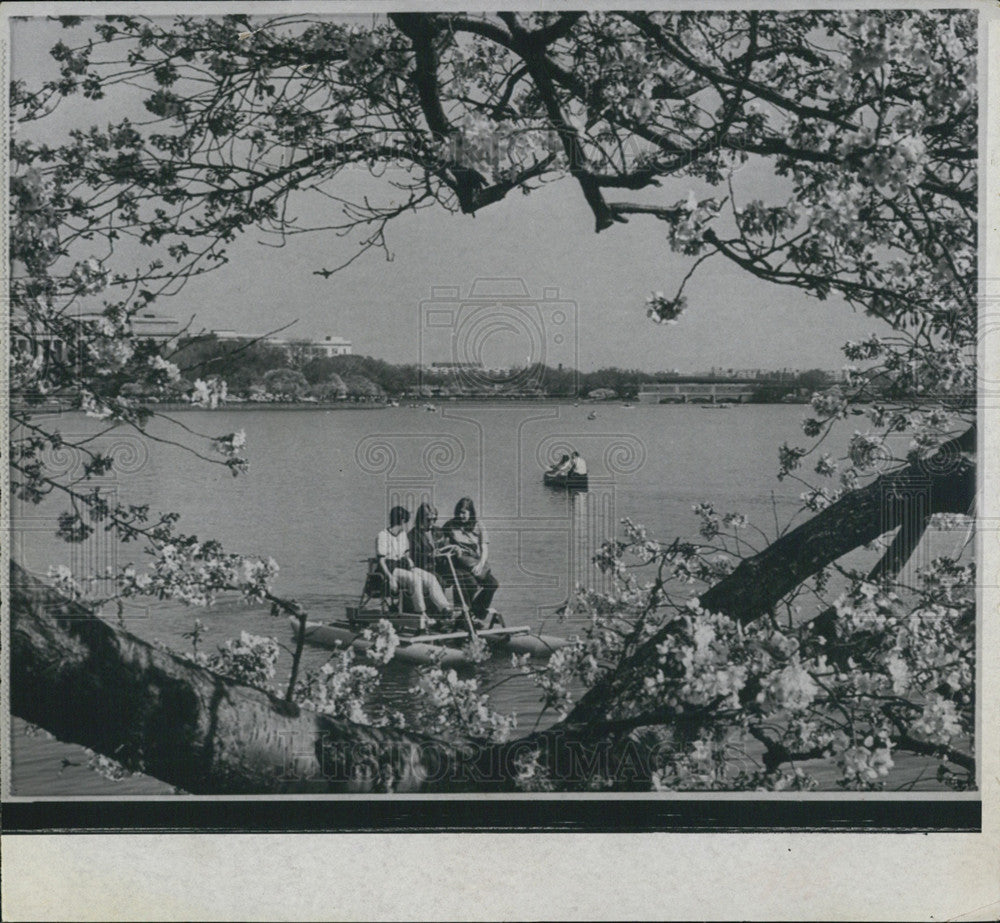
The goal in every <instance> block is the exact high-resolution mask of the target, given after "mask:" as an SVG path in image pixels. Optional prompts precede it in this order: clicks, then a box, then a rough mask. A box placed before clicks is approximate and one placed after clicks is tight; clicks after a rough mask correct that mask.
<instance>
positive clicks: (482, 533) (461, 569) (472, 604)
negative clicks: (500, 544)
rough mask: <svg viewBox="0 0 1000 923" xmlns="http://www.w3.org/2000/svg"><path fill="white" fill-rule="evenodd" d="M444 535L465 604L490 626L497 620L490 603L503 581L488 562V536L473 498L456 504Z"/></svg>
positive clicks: (474, 615) (475, 617) (445, 527)
mask: <svg viewBox="0 0 1000 923" xmlns="http://www.w3.org/2000/svg"><path fill="white" fill-rule="evenodd" d="M444 535H445V538H446V539H447V542H448V545H449V546H451V548H452V549H453V551H454V553H453V554H452V555H451V563H452V565H453V566H454V568H455V576H456V579H457V581H458V586H459V589H460V590H461V593H462V597H463V599H464V601H465V604H466V605H467V606H468V607H469V611H470V614H471V615H472V617H473V618H474V619H477V620H478V621H479V623H480V625H483V626H488V625H489V624H490V623H491V622H492V621H493V619H494V612H493V610H492V608H491V603H492V602H493V597H494V595H495V594H496V591H497V590H498V589H499V588H500V583H499V581H498V580H497V579H496V577H494V576H493V573H492V571H491V570H490V568H489V564H488V563H487V560H488V558H489V537H488V536H487V534H486V529H484V528H483V524H482V523H481V522H480V521H479V519H478V517H477V516H476V506H475V504H474V503H473V502H472V498H471V497H462V499H461V500H459V501H458V503H456V504H455V515H454V517H453V518H452V519H449V520H448V521H447V522H446V523H445V524H444Z"/></svg>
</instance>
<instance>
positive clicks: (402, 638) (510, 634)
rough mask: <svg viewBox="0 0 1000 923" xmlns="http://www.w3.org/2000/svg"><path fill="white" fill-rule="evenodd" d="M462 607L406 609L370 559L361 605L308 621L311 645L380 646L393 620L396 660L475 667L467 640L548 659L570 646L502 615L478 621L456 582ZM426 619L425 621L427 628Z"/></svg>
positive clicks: (295, 624)
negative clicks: (378, 635)
mask: <svg viewBox="0 0 1000 923" xmlns="http://www.w3.org/2000/svg"><path fill="white" fill-rule="evenodd" d="M453 593H454V598H455V599H456V600H457V601H458V606H457V607H456V608H455V609H453V610H452V611H451V612H449V613H445V614H443V615H442V614H438V615H436V616H431V615H428V616H424V617H423V618H421V616H420V615H419V614H418V613H415V612H407V611H406V609H405V600H404V599H403V594H402V593H397V594H391V593H390V592H389V587H388V585H387V581H386V579H385V575H384V574H383V573H382V571H381V570H380V569H379V567H378V563H377V559H376V558H370V559H369V560H368V573H367V575H366V576H365V584H364V588H363V589H362V591H361V597H360V598H359V600H358V602H357V604H356V605H350V606H347V607H346V612H345V617H344V618H343V619H335V620H333V621H330V622H307V623H306V627H305V641H306V643H307V644H313V645H317V646H319V647H327V648H333V649H345V648H348V647H350V648H352V649H353V650H354V651H356V652H357V653H359V654H364V653H365V652H366V651H367V650H369V649H371V648H372V647H373V646H374V644H375V629H376V628H377V626H378V623H379V622H380V621H381V620H382V619H388V621H389V622H390V623H391V624H392V626H393V628H394V629H395V630H396V635H397V637H398V638H399V646H398V647H397V648H396V651H395V653H394V654H393V660H394V661H397V662H400V663H408V664H427V665H430V664H437V665H439V666H442V667H454V666H463V665H471V664H473V663H474V662H475V660H474V658H473V656H472V653H471V651H470V650H469V649H468V647H467V644H468V642H469V641H472V640H476V639H481V640H483V641H485V642H486V644H487V645H488V647H489V649H490V651H491V652H492V653H494V654H497V653H498V654H501V655H502V656H509V655H510V654H521V655H523V654H528V655H530V656H531V657H534V658H545V657H549V656H550V655H551V654H553V653H555V651H557V650H559V648H561V647H565V646H566V645H567V644H569V641H567V640H566V639H565V638H559V637H556V636H554V635H542V634H537V633H535V632H534V631H532V629H531V627H530V626H528V625H514V626H508V625H506V624H505V623H504V619H503V616H501V615H500V614H499V613H497V612H494V613H492V618H491V619H490V621H489V623H488V624H486V625H478V624H476V620H475V619H474V618H473V617H472V615H471V613H470V611H469V608H468V606H467V605H466V603H465V600H464V599H463V598H462V591H461V588H460V587H459V586H458V584H457V581H456V582H455V584H454V585H453ZM289 621H290V622H291V625H292V631H293V632H298V630H299V623H298V620H297V619H296V618H295V617H292V618H291V619H290V620H289ZM421 623H425V627H422V624H421Z"/></svg>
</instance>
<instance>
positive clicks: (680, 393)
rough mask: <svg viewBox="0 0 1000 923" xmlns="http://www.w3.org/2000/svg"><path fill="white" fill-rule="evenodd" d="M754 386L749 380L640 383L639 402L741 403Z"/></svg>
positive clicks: (748, 397)
mask: <svg viewBox="0 0 1000 923" xmlns="http://www.w3.org/2000/svg"><path fill="white" fill-rule="evenodd" d="M755 390H756V388H755V386H754V384H752V383H751V382H749V381H739V382H734V381H704V380H702V381H684V380H679V381H672V382H669V383H667V382H662V383H657V384H647V385H642V386H641V387H640V388H639V395H638V400H639V403H640V404H694V403H702V404H715V403H719V402H722V401H725V402H727V403H728V402H732V403H736V404H742V403H746V402H747V401H749V400H750V399H751V398H752V397H753V396H754V392H755Z"/></svg>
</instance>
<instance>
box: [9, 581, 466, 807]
mask: <svg viewBox="0 0 1000 923" xmlns="http://www.w3.org/2000/svg"><path fill="white" fill-rule="evenodd" d="M10 589H11V593H10V603H11V606H10V613H11V646H12V651H11V711H12V712H13V713H14V714H16V715H18V716H19V717H21V718H24V719H25V720H26V721H30V722H33V723H35V724H38V725H40V726H41V727H44V728H45V729H46V730H48V731H50V732H51V733H53V734H55V735H56V736H57V737H59V738H60V739H62V740H66V741H71V742H73V743H78V744H82V745H83V746H86V747H90V748H91V749H93V750H97V751H98V752H100V753H104V754H106V755H107V756H110V757H112V758H113V759H116V760H118V761H119V762H121V763H122V764H123V765H125V766H126V767H127V768H129V769H132V770H141V771H143V772H146V773H149V774H150V775H152V776H155V777H156V778H158V779H162V780H163V781H164V782H168V783H170V784H173V785H176V786H178V787H180V788H182V789H184V790H185V791H188V792H192V793H195V794H202V793H205V794H207V793H215V794H218V793H227V794H248V793H256V794H265V793H278V792H294V791H321V792H365V791H372V790H376V789H377V788H378V787H380V786H382V787H384V786H385V785H386V782H387V780H390V779H391V780H392V785H393V787H394V789H395V790H396V791H419V790H423V789H426V788H427V787H428V784H430V787H433V786H434V784H435V782H436V780H438V779H440V780H441V781H442V782H444V783H445V784H448V785H451V784H454V783H455V782H456V781H460V780H457V779H456V775H457V773H456V772H455V771H454V767H455V766H456V765H458V764H461V763H462V761H463V760H465V761H467V756H466V754H464V753H463V752H462V751H461V750H460V749H459V748H458V747H457V746H456V745H455V744H454V743H452V742H450V741H443V740H434V739H432V738H429V737H425V736H421V735H417V734H407V733H402V732H397V731H391V732H390V731H385V730H383V729H377V728H369V727H365V726H362V725H356V724H352V723H350V722H347V721H340V720H335V719H333V718H329V717H326V716H323V715H320V714H317V713H316V712H312V711H309V710H306V709H300V708H299V707H298V706H296V705H294V704H291V703H287V702H284V701H282V700H281V699H279V698H278V697H277V696H273V695H269V694H267V693H266V692H262V691H260V690H257V689H252V688H251V687H249V686H241V685H238V684H236V683H233V682H231V681H229V680H227V679H224V678H223V677H221V676H218V675H217V674H215V673H212V672H211V671H210V670H206V669H203V668H202V667H199V666H197V665H195V664H193V663H191V662H190V661H187V660H184V659H183V658H181V657H178V656H176V655H174V654H170V653H168V652H166V651H163V650H160V649H158V648H155V647H153V646H151V645H149V644H147V643H145V642H144V641H141V640H140V639H139V638H136V637H135V636H133V635H131V634H129V633H128V632H127V631H124V630H122V629H120V628H117V627H115V626H114V625H111V624H109V623H107V622H105V621H103V620H102V619H100V618H97V617H96V616H94V615H92V614H91V613H90V612H88V611H87V609H86V608H85V607H84V606H82V605H80V604H79V603H76V602H73V601H71V600H68V599H66V598H64V597H62V596H61V595H59V594H58V593H57V592H56V591H55V590H53V589H52V588H50V587H47V586H45V585H44V584H42V583H41V582H40V581H38V580H36V579H35V578H34V577H31V576H30V575H28V574H26V573H25V572H24V571H23V570H22V569H21V568H20V567H19V566H18V565H17V564H15V563H12V565H11V588H10Z"/></svg>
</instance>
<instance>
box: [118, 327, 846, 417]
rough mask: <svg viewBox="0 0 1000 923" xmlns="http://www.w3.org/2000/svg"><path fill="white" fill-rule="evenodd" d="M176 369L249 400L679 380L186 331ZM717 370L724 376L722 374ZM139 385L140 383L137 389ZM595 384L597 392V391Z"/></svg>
mask: <svg viewBox="0 0 1000 923" xmlns="http://www.w3.org/2000/svg"><path fill="white" fill-rule="evenodd" d="M170 359H171V361H173V362H174V363H176V365H177V366H178V368H179V369H180V370H181V377H180V378H179V379H178V380H177V381H176V382H174V383H173V385H172V387H173V389H174V391H175V392H176V393H177V395H178V396H182V395H185V394H189V393H191V392H192V390H193V389H194V386H195V381H196V380H197V379H199V378H200V379H205V378H216V379H220V380H222V381H225V383H226V386H227V394H228V396H229V397H237V398H243V399H248V400H265V401H266V400H303V399H315V400H318V401H335V400H350V399H354V400H376V401H378V400H386V399H388V398H391V397H423V398H430V397H450V396H454V397H489V396H520V397H565V398H579V397H588V396H596V397H603V398H614V397H617V398H622V399H627V400H628V399H633V398H635V397H636V395H637V394H638V392H639V390H640V389H641V388H642V386H643V385H646V384H652V383H656V382H664V381H671V380H676V379H677V378H678V377H679V376H678V373H677V372H675V371H671V372H645V371H642V370H641V369H623V368H617V367H606V368H601V369H597V370H595V371H592V372H581V371H578V370H576V369H571V368H563V367H561V366H560V367H559V368H553V367H551V366H547V365H544V364H541V363H538V364H535V365H531V366H527V367H515V368H511V369H510V370H509V371H508V372H506V373H505V374H497V373H488V372H486V371H484V370H482V369H478V368H474V367H471V366H467V367H463V368H460V369H458V370H457V371H455V370H450V369H444V368H440V369H438V368H433V367H431V368H428V367H426V366H421V365H418V364H415V363H399V364H397V363H392V362H387V361H385V360H384V359H377V358H374V357H372V356H360V355H343V356H320V357H316V356H310V355H309V354H308V352H306V351H305V350H304V349H295V348H294V347H293V348H287V347H284V346H278V345H275V344H273V343H269V342H268V341H267V340H251V339H247V340H220V339H219V338H218V337H216V336H215V335H214V334H207V335H197V336H188V337H184V338H182V339H180V340H179V341H178V342H177V344H176V346H175V347H174V348H173V349H172V350H171V355H170ZM717 377H719V378H723V377H725V376H723V375H719V376H717ZM832 383H833V382H832V380H831V376H830V374H829V373H828V372H826V371H824V370H823V369H809V370H807V371H803V372H795V373H788V372H762V373H760V377H759V378H756V379H748V381H747V384H748V386H749V387H751V388H753V390H754V397H755V399H758V400H776V399H780V398H781V397H782V396H783V395H785V394H788V393H797V392H800V391H801V392H804V393H808V394H811V393H812V392H813V391H816V390H821V389H823V388H825V387H828V386H830V385H831V384H832ZM138 390H139V389H138V386H137V391H138ZM595 392H596V393H595Z"/></svg>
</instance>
